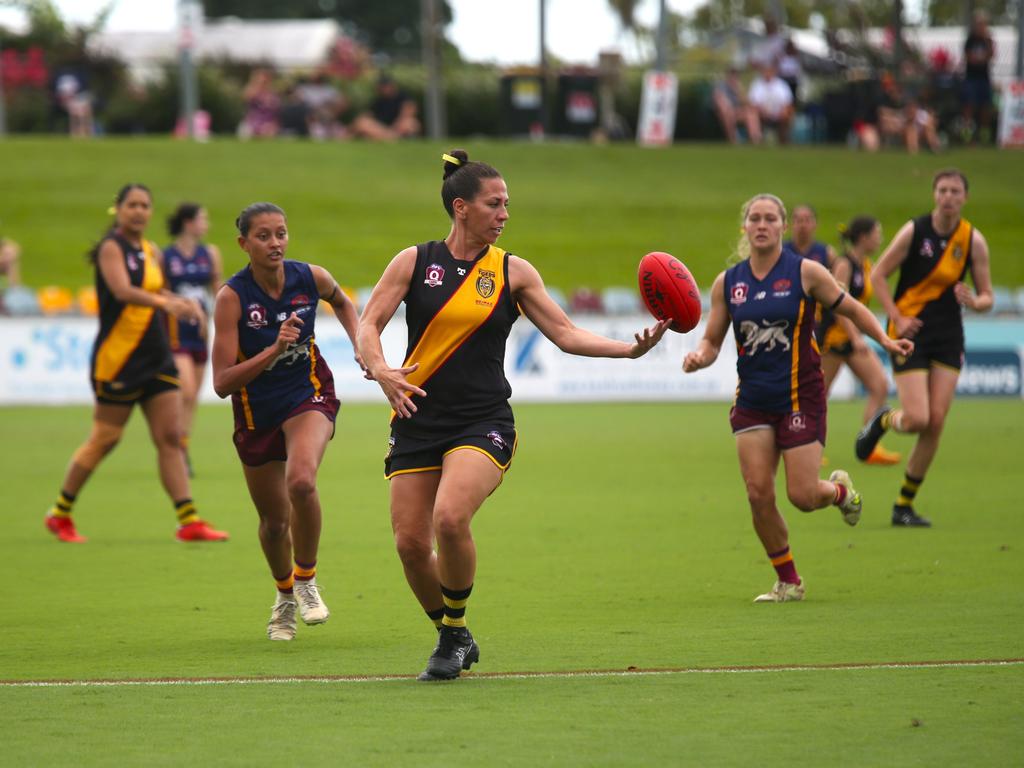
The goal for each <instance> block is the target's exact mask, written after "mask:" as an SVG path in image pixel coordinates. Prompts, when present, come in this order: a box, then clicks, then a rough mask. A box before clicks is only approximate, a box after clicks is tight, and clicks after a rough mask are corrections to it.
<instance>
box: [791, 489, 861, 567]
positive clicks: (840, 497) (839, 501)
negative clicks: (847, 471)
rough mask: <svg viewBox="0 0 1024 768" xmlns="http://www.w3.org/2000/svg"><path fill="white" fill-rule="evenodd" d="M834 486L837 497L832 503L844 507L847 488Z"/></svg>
mask: <svg viewBox="0 0 1024 768" xmlns="http://www.w3.org/2000/svg"><path fill="white" fill-rule="evenodd" d="M833 485H835V487H836V497H835V498H834V499H832V503H833V504H835V505H836V506H837V507H841V506H842V505H843V502H844V501H846V494H847V490H846V486H845V485H842V484H840V483H833ZM786 551H787V552H788V551H789V550H788V549H787V550H786Z"/></svg>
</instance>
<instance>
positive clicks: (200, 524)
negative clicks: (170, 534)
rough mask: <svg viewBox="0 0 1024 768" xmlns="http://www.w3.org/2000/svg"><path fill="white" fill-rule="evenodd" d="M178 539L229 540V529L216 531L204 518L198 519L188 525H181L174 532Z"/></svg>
mask: <svg viewBox="0 0 1024 768" xmlns="http://www.w3.org/2000/svg"><path fill="white" fill-rule="evenodd" d="M174 535H175V537H176V538H177V539H178V541H227V540H228V534H227V531H215V530H214V529H213V528H211V527H210V526H209V524H207V523H206V521H204V520H196V521H195V522H194V523H189V524H188V525H179V526H178V531H177V533H175V534H174Z"/></svg>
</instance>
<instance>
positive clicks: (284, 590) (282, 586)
mask: <svg viewBox="0 0 1024 768" xmlns="http://www.w3.org/2000/svg"><path fill="white" fill-rule="evenodd" d="M274 581H276V582H277V591H278V592H280V593H281V594H282V595H290V594H292V592H293V591H294V590H293V589H292V587H294V586H295V578H294V577H293V576H292V574H290V573H289V574H288V575H287V576H285V577H284V578H283V579H279V578H278V577H277V576H275V577H274Z"/></svg>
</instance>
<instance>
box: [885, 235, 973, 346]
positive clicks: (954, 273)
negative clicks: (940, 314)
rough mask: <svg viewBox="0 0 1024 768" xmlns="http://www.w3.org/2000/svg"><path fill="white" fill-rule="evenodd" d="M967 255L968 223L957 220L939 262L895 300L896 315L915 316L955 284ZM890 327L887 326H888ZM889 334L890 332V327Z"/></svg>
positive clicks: (965, 262) (959, 278) (958, 279)
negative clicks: (957, 223)
mask: <svg viewBox="0 0 1024 768" xmlns="http://www.w3.org/2000/svg"><path fill="white" fill-rule="evenodd" d="M970 252H971V223H970V222H969V221H967V219H960V224H959V225H958V226H957V228H956V231H955V232H953V235H952V236H951V237H950V238H949V242H948V243H946V250H944V251H943V252H942V256H940V257H939V263H938V264H936V265H935V268H934V269H933V270H932V271H931V272H929V273H928V274H927V275H926V276H925V277H924V278H923V279H922V280H921V282H919V283H917V284H916V285H912V286H910V288H908V289H907V292H906V293H904V294H903V295H902V296H900V297H899V299H898V300H897V301H896V306H897V308H898V309H899V310H900V314H902V315H906V316H907V317H917V315H918V314H919V313H920V312H921V310H922V309H924V306H925V304H927V303H928V302H930V301H935V300H936V299H937V298H939V296H941V295H942V294H943V293H945V292H946V290H948V289H949V287H950V286H951V285H954V284H956V283H957V282H959V281H960V280H961V279H962V278H963V276H964V270H966V269H967V254H969V253H970ZM890 325H891V324H890ZM890 335H892V329H891V328H890Z"/></svg>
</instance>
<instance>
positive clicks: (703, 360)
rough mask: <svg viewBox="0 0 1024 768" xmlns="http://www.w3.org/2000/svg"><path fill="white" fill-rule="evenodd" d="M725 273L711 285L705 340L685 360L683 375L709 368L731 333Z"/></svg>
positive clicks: (720, 273)
mask: <svg viewBox="0 0 1024 768" xmlns="http://www.w3.org/2000/svg"><path fill="white" fill-rule="evenodd" d="M724 285H725V272H719V274H718V277H716V278H715V282H714V283H712V285H711V310H710V311H709V312H708V322H707V326H705V328H704V338H702V339H701V340H700V342H698V344H697V349H695V350H694V351H693V352H690V353H688V354H687V355H686V357H684V358H683V373H693V372H694V371H699V370H700V369H701V368H707V367H708V366H709V365H711V364H712V363H713V362H715V360H717V359H718V354H719V352H721V351H722V342H723V341H725V334H726V333H728V332H729V310H728V309H726V306H725V292H724V288H723V286H724Z"/></svg>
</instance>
